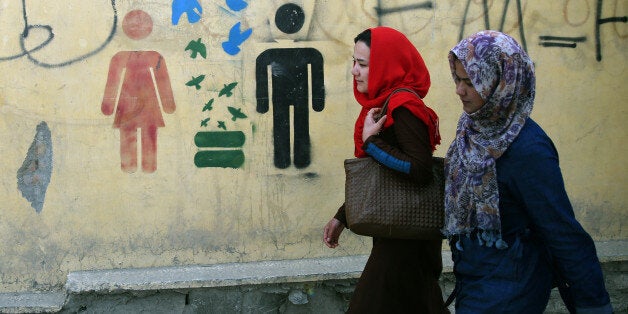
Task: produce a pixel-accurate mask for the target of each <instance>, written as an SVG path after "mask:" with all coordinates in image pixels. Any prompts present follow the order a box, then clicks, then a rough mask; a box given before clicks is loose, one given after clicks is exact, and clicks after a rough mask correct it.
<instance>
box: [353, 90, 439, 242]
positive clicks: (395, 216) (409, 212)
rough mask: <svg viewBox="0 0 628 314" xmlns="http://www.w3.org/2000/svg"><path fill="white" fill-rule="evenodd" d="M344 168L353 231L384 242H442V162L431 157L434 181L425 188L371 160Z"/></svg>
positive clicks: (437, 158) (366, 159)
mask: <svg viewBox="0 0 628 314" xmlns="http://www.w3.org/2000/svg"><path fill="white" fill-rule="evenodd" d="M387 104H388V100H386V103H385V104H384V106H386V105H387ZM382 111H383V112H385V107H384V110H382ZM344 166H345V175H346V181H345V213H346V217H347V224H348V228H349V229H350V230H351V231H353V232H354V233H356V234H360V235H365V236H372V237H384V238H398V239H437V238H442V235H441V232H440V230H441V228H442V227H443V223H444V217H445V214H444V212H445V210H444V202H445V201H444V194H445V174H444V160H443V158H440V157H432V173H433V180H432V181H431V182H430V183H429V184H428V185H424V186H419V184H418V183H416V182H414V181H412V180H410V179H408V178H406V177H404V176H403V175H402V174H400V173H399V172H397V171H395V170H392V169H390V168H388V167H386V166H383V165H381V164H379V163H378V162H377V161H375V160H374V159H373V158H371V157H366V158H353V159H347V160H345V162H344Z"/></svg>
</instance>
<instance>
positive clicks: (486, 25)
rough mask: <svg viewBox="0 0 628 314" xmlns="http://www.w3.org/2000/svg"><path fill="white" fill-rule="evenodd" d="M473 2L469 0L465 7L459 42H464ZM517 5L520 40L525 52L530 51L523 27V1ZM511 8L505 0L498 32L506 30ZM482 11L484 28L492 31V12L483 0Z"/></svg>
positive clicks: (517, 0)
mask: <svg viewBox="0 0 628 314" xmlns="http://www.w3.org/2000/svg"><path fill="white" fill-rule="evenodd" d="M471 1H472V0H467V3H466V5H465V8H464V13H463V16H462V24H461V25H460V32H459V33H458V41H460V40H462V38H463V37H464V35H465V32H464V29H465V25H466V24H467V16H468V14H469V7H470V5H471ZM516 5H517V25H518V28H519V37H521V38H520V44H521V46H522V47H523V49H524V50H525V51H528V46H527V43H526V36H525V32H524V25H523V11H522V9H521V0H516ZM509 8H510V0H505V1H504V8H503V10H502V16H501V20H500V24H499V28H498V30H499V31H500V32H502V31H503V30H504V24H505V23H506V17H507V15H508V9H509ZM482 10H483V12H484V13H483V15H484V28H485V29H491V23H490V12H489V6H488V0H482Z"/></svg>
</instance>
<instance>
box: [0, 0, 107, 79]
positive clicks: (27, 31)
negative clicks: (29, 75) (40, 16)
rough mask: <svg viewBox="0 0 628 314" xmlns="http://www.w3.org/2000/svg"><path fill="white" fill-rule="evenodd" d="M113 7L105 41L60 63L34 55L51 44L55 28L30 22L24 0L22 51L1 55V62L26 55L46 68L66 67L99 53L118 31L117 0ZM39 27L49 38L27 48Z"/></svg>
mask: <svg viewBox="0 0 628 314" xmlns="http://www.w3.org/2000/svg"><path fill="white" fill-rule="evenodd" d="M111 8H112V10H113V22H112V25H111V31H110V32H109V35H108V36H107V38H106V39H105V41H104V42H103V43H102V44H101V45H100V46H99V47H97V48H96V49H94V50H92V51H90V52H88V53H86V54H84V55H82V56H79V57H76V58H73V59H69V60H66V61H63V62H59V63H47V62H44V61H42V60H39V59H37V58H35V57H34V56H33V53H34V52H36V51H38V50H41V49H42V48H44V47H46V46H47V45H48V44H50V42H52V40H53V39H54V37H55V34H54V30H53V29H52V27H51V26H50V25H41V24H32V25H31V24H30V23H29V22H28V14H27V12H28V10H27V6H26V0H22V17H23V20H24V31H23V32H22V34H20V35H19V36H20V49H21V52H20V53H18V54H15V55H11V56H6V57H0V62H2V61H10V60H14V59H18V58H21V57H24V56H26V57H27V58H28V60H30V61H31V62H32V63H34V64H35V65H37V66H40V67H44V68H58V67H64V66H68V65H71V64H73V63H76V62H79V61H83V60H85V59H87V58H89V57H91V56H93V55H95V54H97V53H98V52H100V51H102V50H103V49H104V48H105V47H106V46H107V45H108V44H109V43H110V42H111V40H112V39H113V36H114V35H115V33H116V27H117V24H118V12H117V9H116V1H115V0H111ZM37 29H43V30H45V31H46V32H47V33H48V38H46V39H45V40H44V41H43V42H42V43H40V44H38V45H37V46H35V47H34V48H31V49H27V48H26V40H27V39H28V37H29V34H30V33H31V32H32V31H33V30H37Z"/></svg>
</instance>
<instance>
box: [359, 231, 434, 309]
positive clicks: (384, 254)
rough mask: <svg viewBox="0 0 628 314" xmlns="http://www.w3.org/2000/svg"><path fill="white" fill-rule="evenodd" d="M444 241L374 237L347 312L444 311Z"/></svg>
mask: <svg viewBox="0 0 628 314" xmlns="http://www.w3.org/2000/svg"><path fill="white" fill-rule="evenodd" d="M441 249H442V241H441V240H397V239H383V238H375V239H373V248H372V250H371V255H370V256H369V259H368V261H367V263H366V266H365V267H364V271H363V272H362V276H360V280H359V281H358V284H357V286H356V288H355V291H354V293H353V297H352V298H351V302H350V304H349V310H348V312H347V313H439V314H440V313H443V311H444V304H443V297H442V293H441V289H440V286H439V285H438V278H439V276H440V274H441V271H442V269H443V264H442V257H441Z"/></svg>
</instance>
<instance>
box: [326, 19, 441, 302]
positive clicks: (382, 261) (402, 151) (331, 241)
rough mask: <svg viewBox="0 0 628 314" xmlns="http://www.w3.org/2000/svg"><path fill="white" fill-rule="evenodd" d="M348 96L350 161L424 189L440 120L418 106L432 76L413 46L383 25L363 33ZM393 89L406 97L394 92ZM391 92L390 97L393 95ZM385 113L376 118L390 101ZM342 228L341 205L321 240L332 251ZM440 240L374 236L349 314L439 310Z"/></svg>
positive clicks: (356, 51) (359, 40)
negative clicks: (363, 160)
mask: <svg viewBox="0 0 628 314" xmlns="http://www.w3.org/2000/svg"><path fill="white" fill-rule="evenodd" d="M353 59H354V64H353V68H352V70H351V74H352V75H353V78H354V80H353V92H354V95H355V98H356V100H357V101H358V103H359V104H360V105H361V106H362V110H361V111H360V114H359V116H358V119H357V121H356V123H355V133H354V141H355V156H356V157H367V156H370V157H373V158H374V159H375V160H377V161H378V162H379V163H381V164H382V165H384V166H386V167H389V168H391V169H394V170H396V171H399V172H401V173H403V174H404V175H406V176H408V177H409V178H411V179H413V180H415V181H417V182H418V183H419V184H427V183H428V182H430V181H431V180H432V171H431V169H432V153H433V152H434V149H435V147H436V145H438V144H440V136H439V133H438V116H437V115H436V113H434V111H433V110H432V109H430V108H428V107H427V106H426V105H425V104H424V103H423V101H422V98H423V97H425V95H426V94H427V92H428V90H429V87H430V75H429V72H428V70H427V67H426V66H425V63H424V62H423V59H422V57H421V55H420V54H419V52H418V51H417V49H416V48H415V47H414V45H412V43H411V42H410V41H409V40H408V39H407V38H406V36H404V35H403V34H402V33H400V32H399V31H397V30H394V29H392V28H388V27H376V28H371V29H367V30H365V31H364V32H362V33H361V34H359V35H358V36H357V37H356V38H355V47H354V55H353ZM399 88H405V89H409V90H410V91H409V92H396V93H394V94H393V91H395V90H396V89H399ZM391 94H392V96H391ZM389 96H391V97H390V101H389V103H388V109H387V111H386V113H385V116H383V117H382V118H381V119H379V120H377V121H376V119H375V118H374V117H375V116H378V115H379V113H380V111H381V107H382V105H383V104H384V101H385V100H386V99H387V98H388V97H389ZM346 225H347V223H346V217H345V211H344V205H343V206H341V207H340V209H338V211H337V213H336V215H335V216H334V218H332V219H331V220H330V221H329V222H328V223H327V224H326V225H325V229H324V235H323V237H324V239H323V240H324V242H325V244H326V245H327V246H328V247H330V248H335V247H337V246H338V238H339V237H340V234H341V233H342V231H343V230H344V228H345V226H346ZM441 246H442V240H441V239H438V238H436V239H426V240H405V239H404V240H402V239H388V238H373V248H372V250H371V255H370V256H369V259H368V261H367V263H366V266H365V268H364V271H363V272H362V275H361V277H360V280H359V281H358V284H357V286H356V288H355V291H354V293H353V297H352V298H351V302H350V304H349V310H348V312H349V313H384V312H385V313H400V312H402V313H442V312H443V311H446V309H445V307H444V305H443V299H442V293H441V289H440V286H439V285H438V279H439V277H440V274H441V271H442V257H441Z"/></svg>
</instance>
